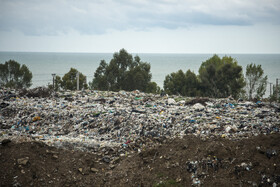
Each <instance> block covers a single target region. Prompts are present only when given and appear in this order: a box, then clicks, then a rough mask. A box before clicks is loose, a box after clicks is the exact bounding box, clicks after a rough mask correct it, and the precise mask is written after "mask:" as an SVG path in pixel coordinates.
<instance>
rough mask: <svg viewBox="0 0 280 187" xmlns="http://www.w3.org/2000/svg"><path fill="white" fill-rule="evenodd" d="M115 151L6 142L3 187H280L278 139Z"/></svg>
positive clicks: (170, 143)
mask: <svg viewBox="0 0 280 187" xmlns="http://www.w3.org/2000/svg"><path fill="white" fill-rule="evenodd" d="M128 149H129V148H128ZM114 151H115V150H113V149H112V150H109V151H107V152H106V153H105V155H103V153H89V152H82V151H78V150H76V151H72V150H63V149H58V148H55V147H50V146H47V145H46V144H43V143H40V142H23V143H15V142H13V141H12V142H8V141H7V142H5V141H4V142H2V145H0V171H1V172H0V186H192V185H194V186H199V185H201V186H273V183H274V185H275V184H277V185H280V134H272V135H267V136H265V135H259V136H256V137H251V138H248V139H242V140H228V139H222V138H217V139H207V140H202V139H200V138H196V137H193V136H186V137H184V138H183V139H179V138H177V139H174V140H167V141H164V142H162V143H159V142H158V141H157V143H156V142H155V143H154V146H152V147H149V148H146V149H145V148H143V149H142V151H141V153H137V152H135V153H132V154H128V155H125V156H122V157H120V159H119V160H112V159H111V160H110V154H114ZM106 154H107V155H106Z"/></svg>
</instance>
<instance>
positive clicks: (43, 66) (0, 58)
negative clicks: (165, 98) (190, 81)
mask: <svg viewBox="0 0 280 187" xmlns="http://www.w3.org/2000/svg"><path fill="white" fill-rule="evenodd" d="M113 54H114V53H88V52H85V53H76V52H74V53H68V52H3V51H2V52H0V63H5V62H6V61H8V60H10V59H11V60H15V61H17V62H19V63H20V64H25V65H26V66H27V67H28V68H29V70H30V71H31V72H32V74H33V79H32V86H31V88H34V87H38V86H47V85H48V84H52V74H53V73H55V74H56V75H59V76H61V77H62V76H63V75H64V74H65V73H67V72H68V71H69V70H70V68H71V67H72V68H76V69H77V70H78V71H79V72H81V73H83V74H84V75H85V76H87V82H90V81H92V79H93V75H94V72H95V70H96V68H97V67H98V66H99V63H100V61H101V60H105V61H106V62H107V63H109V62H110V60H111V59H112V58H113ZM131 54H132V55H133V56H136V55H138V56H139V57H140V58H141V61H143V62H148V63H150V64H151V73H152V81H154V82H156V83H157V84H158V86H160V87H161V88H163V82H164V79H165V76H166V75H168V74H170V73H172V72H177V71H178V70H180V69H182V70H183V71H184V72H186V71H187V70H188V69H190V70H191V71H193V72H194V73H196V74H198V69H199V67H200V65H201V63H202V62H204V61H206V60H207V59H209V58H211V57H212V56H213V55H214V54H210V53H205V54H204V53H201V54H199V53H194V54H191V53H131ZM217 55H218V56H220V57H223V56H225V55H226V56H231V57H233V58H234V59H236V60H237V62H238V64H239V65H241V66H242V68H243V73H244V74H245V71H246V66H247V65H248V64H250V63H255V64H260V65H262V68H263V70H264V74H265V75H267V76H268V88H267V92H266V95H265V96H266V97H267V96H269V94H270V93H269V91H270V90H269V86H270V84H269V83H273V84H275V82H276V79H277V78H278V79H280V54H234V53H233V54H218V53H217Z"/></svg>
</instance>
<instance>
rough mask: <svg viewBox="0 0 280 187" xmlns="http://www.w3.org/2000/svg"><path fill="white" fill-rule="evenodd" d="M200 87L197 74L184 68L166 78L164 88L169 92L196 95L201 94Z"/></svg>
mask: <svg viewBox="0 0 280 187" xmlns="http://www.w3.org/2000/svg"><path fill="white" fill-rule="evenodd" d="M198 89H199V82H198V79H197V76H196V75H195V73H193V72H191V71H190V70H188V71H187V72H186V73H184V72H183V71H182V70H179V71H178V72H176V73H171V74H170V75H167V76H166V77H165V80H164V90H165V92H166V93H168V94H179V95H182V96H189V97H194V96H198V95H200V94H199V91H198Z"/></svg>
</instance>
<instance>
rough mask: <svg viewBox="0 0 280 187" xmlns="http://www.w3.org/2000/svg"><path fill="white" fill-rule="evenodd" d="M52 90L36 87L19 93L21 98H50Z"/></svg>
mask: <svg viewBox="0 0 280 187" xmlns="http://www.w3.org/2000/svg"><path fill="white" fill-rule="evenodd" d="M51 94H52V90H51V89H49V88H45V87H36V88H33V89H30V90H27V89H22V90H21V91H20V93H19V96H20V97H23V96H26V97H50V96H51Z"/></svg>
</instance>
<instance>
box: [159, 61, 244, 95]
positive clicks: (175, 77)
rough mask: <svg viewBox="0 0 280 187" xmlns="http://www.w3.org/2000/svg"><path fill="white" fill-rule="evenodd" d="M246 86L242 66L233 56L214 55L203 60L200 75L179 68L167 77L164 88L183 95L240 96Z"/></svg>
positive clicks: (171, 92) (170, 92)
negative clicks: (221, 56)
mask: <svg viewBox="0 0 280 187" xmlns="http://www.w3.org/2000/svg"><path fill="white" fill-rule="evenodd" d="M244 86H245V81H244V77H243V74H242V67H241V66H239V65H238V64H237V61H236V60H234V59H233V58H232V57H227V56H225V57H223V58H222V59H221V58H220V57H219V56H218V55H214V56H213V57H211V58H210V59H208V60H206V61H205V62H203V63H202V64H201V66H200V68H199V75H198V76H196V75H195V73H194V72H191V71H190V70H188V71H187V72H186V73H184V72H183V71H182V70H179V71H178V72H176V73H171V74H170V75H167V76H166V77H165V81H164V89H165V91H166V93H169V94H180V95H183V96H192V97H193V96H207V97H228V96H230V95H232V96H233V97H235V98H236V97H238V96H239V95H240V94H241V93H242V88H243V87H244Z"/></svg>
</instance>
